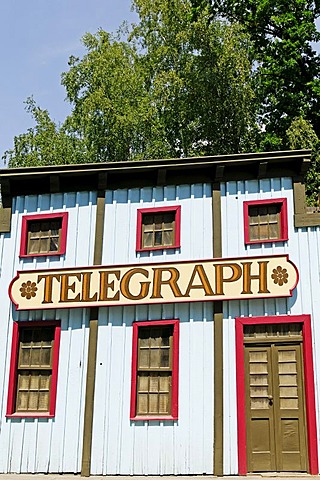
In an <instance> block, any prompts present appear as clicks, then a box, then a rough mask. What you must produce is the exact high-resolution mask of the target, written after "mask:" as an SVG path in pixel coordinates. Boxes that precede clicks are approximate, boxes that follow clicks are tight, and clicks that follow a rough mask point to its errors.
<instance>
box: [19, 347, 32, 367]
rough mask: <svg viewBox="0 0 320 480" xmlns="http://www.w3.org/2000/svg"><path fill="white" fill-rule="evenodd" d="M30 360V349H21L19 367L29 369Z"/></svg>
mask: <svg viewBox="0 0 320 480" xmlns="http://www.w3.org/2000/svg"><path fill="white" fill-rule="evenodd" d="M30 358H31V349H30V348H29V347H27V348H21V350H20V358H19V363H18V364H19V367H22V366H26V367H29V365H30Z"/></svg>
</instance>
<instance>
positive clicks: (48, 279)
mask: <svg viewBox="0 0 320 480" xmlns="http://www.w3.org/2000/svg"><path fill="white" fill-rule="evenodd" d="M43 278H44V295H43V300H42V303H53V300H52V282H53V279H54V278H55V279H56V280H58V282H59V281H60V278H61V275H59V274H50V275H38V279H37V282H38V283H39V282H40V281H41V280H42V279H43Z"/></svg>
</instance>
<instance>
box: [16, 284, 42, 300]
mask: <svg viewBox="0 0 320 480" xmlns="http://www.w3.org/2000/svg"><path fill="white" fill-rule="evenodd" d="M37 290H38V288H37V286H36V283H35V282H31V281H30V280H28V281H27V282H23V283H22V284H21V288H20V292H21V297H26V299H27V300H30V298H32V297H35V296H36V291H37Z"/></svg>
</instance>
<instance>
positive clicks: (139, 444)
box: [91, 184, 213, 475]
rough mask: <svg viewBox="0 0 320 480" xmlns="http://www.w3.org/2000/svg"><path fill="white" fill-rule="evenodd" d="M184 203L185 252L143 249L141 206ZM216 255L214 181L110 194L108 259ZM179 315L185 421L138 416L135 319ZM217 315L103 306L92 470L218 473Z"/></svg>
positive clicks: (207, 309) (203, 310) (199, 309)
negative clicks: (133, 415)
mask: <svg viewBox="0 0 320 480" xmlns="http://www.w3.org/2000/svg"><path fill="white" fill-rule="evenodd" d="M171 205H172V206H176V205H181V249H172V250H159V251H154V252H140V253H138V252H136V250H135V248H136V229H137V210H138V208H152V207H165V206H171ZM211 257H212V193H211V185H209V184H208V185H206V184H205V185H202V184H196V185H191V186H190V185H180V186H175V187H174V186H172V187H170V186H169V187H168V186H166V187H157V188H143V189H132V190H116V191H108V192H107V193H106V213H105V231H104V249H103V264H130V263H132V264H136V263H142V262H146V263H149V262H163V261H167V262H169V261H175V260H189V259H196V258H211ZM172 318H179V319H180V350H179V420H177V421H168V422H167V421H150V422H148V421H139V422H137V421H131V422H130V417H129V415H130V413H129V410H130V387H131V358H132V322H133V321H135V320H136V321H137V320H141V321H142V320H160V319H172ZM212 318H213V312H212V305H210V304H190V305H188V304H183V305H182V304H180V305H176V306H174V305H163V306H161V305H152V306H139V307H136V308H135V307H122V308H121V307H112V308H109V309H106V308H104V309H101V310H100V315H99V335H98V353H97V370H96V375H97V376H96V391H95V404H94V426H93V445H92V468H91V473H92V474H97V475H98V474H109V475H110V474H134V475H139V474H140V475H142V474H154V475H156V474H160V475H162V474H197V473H198V474H200V473H212V471H213V354H212V352H213V324H212Z"/></svg>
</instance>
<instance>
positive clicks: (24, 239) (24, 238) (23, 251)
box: [19, 212, 68, 258]
mask: <svg viewBox="0 0 320 480" xmlns="http://www.w3.org/2000/svg"><path fill="white" fill-rule="evenodd" d="M57 218H58V219H61V220H62V222H61V238H60V250H59V251H57V252H46V253H27V243H28V223H29V222H34V221H39V222H41V221H46V220H49V221H50V220H55V219H57ZM67 228H68V212H59V213H40V214H37V215H24V216H23V217H22V225H21V242H20V254H19V256H20V257H21V258H26V257H45V256H49V255H50V256H53V255H63V254H64V253H66V247H67Z"/></svg>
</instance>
